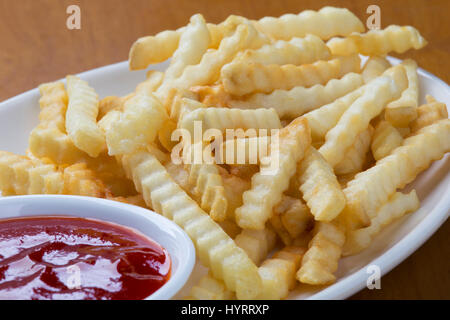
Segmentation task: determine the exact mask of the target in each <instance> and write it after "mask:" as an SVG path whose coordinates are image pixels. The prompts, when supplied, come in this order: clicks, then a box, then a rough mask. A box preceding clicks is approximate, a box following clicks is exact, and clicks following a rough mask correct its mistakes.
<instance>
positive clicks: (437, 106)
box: [410, 95, 448, 133]
mask: <svg viewBox="0 0 450 320" xmlns="http://www.w3.org/2000/svg"><path fill="white" fill-rule="evenodd" d="M426 98H427V103H426V104H424V105H421V106H420V107H418V108H417V119H415V120H414V121H413V122H411V124H410V127H411V131H412V132H413V133H414V132H417V131H419V130H420V129H422V128H423V127H426V126H428V125H430V124H432V123H434V122H436V121H438V120H441V119H447V118H448V112H447V107H446V105H445V103H442V102H438V101H436V100H435V99H434V98H433V97H432V96H430V95H427V97H426Z"/></svg>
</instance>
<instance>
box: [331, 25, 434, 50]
mask: <svg viewBox="0 0 450 320" xmlns="http://www.w3.org/2000/svg"><path fill="white" fill-rule="evenodd" d="M426 44H427V41H426V40H425V39H424V38H423V37H422V36H421V35H420V33H419V31H417V30H416V29H415V28H413V27H411V26H397V25H390V26H389V27H387V28H386V29H382V30H370V31H368V32H367V33H362V34H361V33H352V34H350V35H349V36H347V37H346V38H333V39H331V40H329V41H328V42H327V46H328V47H329V48H330V50H331V53H332V54H334V55H349V54H354V53H361V54H363V55H366V56H384V55H386V54H388V53H389V52H391V51H394V52H396V53H403V52H405V51H407V50H409V49H413V48H414V49H416V50H417V49H421V48H423V47H424V46H426Z"/></svg>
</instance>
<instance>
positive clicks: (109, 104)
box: [97, 96, 123, 122]
mask: <svg viewBox="0 0 450 320" xmlns="http://www.w3.org/2000/svg"><path fill="white" fill-rule="evenodd" d="M122 106H123V99H122V98H121V97H116V96H107V97H105V98H103V99H102V100H100V101H99V103H98V116H97V119H98V120H99V122H100V121H101V119H103V117H104V116H105V115H107V114H108V113H109V112H111V111H113V110H117V111H121V109H122Z"/></svg>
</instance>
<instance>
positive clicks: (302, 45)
mask: <svg viewBox="0 0 450 320" xmlns="http://www.w3.org/2000/svg"><path fill="white" fill-rule="evenodd" d="M330 56H331V54H330V49H328V47H327V45H326V44H325V43H324V42H323V41H322V40H321V39H320V38H319V37H317V36H314V35H311V34H308V35H307V36H305V37H304V38H292V39H290V40H289V41H284V40H278V41H275V42H274V43H270V44H266V45H263V46H262V47H261V48H259V49H247V50H245V51H244V52H242V53H239V54H238V56H237V58H236V59H235V60H236V61H242V62H246V63H261V64H278V65H283V64H293V65H301V64H305V63H312V62H314V61H317V60H327V59H329V58H330Z"/></svg>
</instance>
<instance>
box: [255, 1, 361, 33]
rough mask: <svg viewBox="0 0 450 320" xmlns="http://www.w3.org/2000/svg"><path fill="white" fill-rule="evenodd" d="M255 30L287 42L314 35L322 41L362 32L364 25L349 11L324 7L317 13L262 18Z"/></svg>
mask: <svg viewBox="0 0 450 320" xmlns="http://www.w3.org/2000/svg"><path fill="white" fill-rule="evenodd" d="M256 25H257V28H258V29H259V30H261V31H262V32H264V33H266V34H268V35H270V36H271V37H273V38H275V39H285V40H288V39H290V38H293V37H304V36H306V35H307V34H314V35H317V36H318V37H320V38H322V39H329V38H331V37H334V36H338V35H339V36H346V35H349V34H351V33H352V32H363V31H364V25H363V24H362V22H361V21H360V20H359V19H358V18H357V17H356V16H355V15H354V14H353V13H352V12H350V11H349V10H347V9H344V8H334V7H324V8H322V9H320V10H319V11H312V10H305V11H302V12H300V13H299V14H285V15H282V16H281V17H278V18H274V17H264V18H262V19H261V20H259V21H258V22H256Z"/></svg>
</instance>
